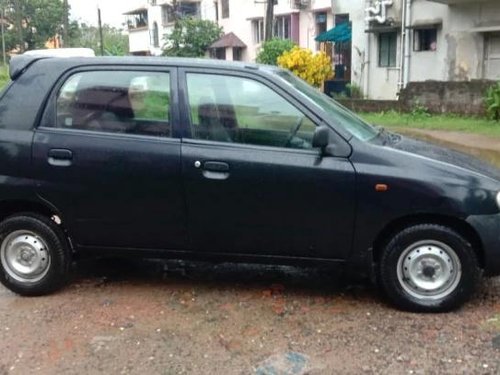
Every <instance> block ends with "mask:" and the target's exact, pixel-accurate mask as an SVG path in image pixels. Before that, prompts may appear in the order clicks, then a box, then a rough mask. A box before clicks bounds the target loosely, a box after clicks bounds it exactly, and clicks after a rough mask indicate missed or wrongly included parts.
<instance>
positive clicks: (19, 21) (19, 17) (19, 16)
mask: <svg viewBox="0 0 500 375" xmlns="http://www.w3.org/2000/svg"><path fill="white" fill-rule="evenodd" d="M14 14H15V23H16V28H17V43H18V44H19V52H20V53H23V52H24V50H25V49H26V45H25V42H24V37H23V13H22V6H21V0H14Z"/></svg>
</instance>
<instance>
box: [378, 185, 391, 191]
mask: <svg viewBox="0 0 500 375" xmlns="http://www.w3.org/2000/svg"><path fill="white" fill-rule="evenodd" d="M387 190H389V186H387V185H386V184H377V185H375V191H377V192H384V191H387Z"/></svg>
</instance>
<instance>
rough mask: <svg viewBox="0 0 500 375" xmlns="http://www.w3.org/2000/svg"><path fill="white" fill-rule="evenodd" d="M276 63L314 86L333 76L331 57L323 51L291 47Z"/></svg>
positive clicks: (318, 85)
mask: <svg viewBox="0 0 500 375" xmlns="http://www.w3.org/2000/svg"><path fill="white" fill-rule="evenodd" d="M278 65H279V66H281V67H282V68H285V69H289V70H291V71H292V73H294V74H295V75H297V76H298V77H300V78H302V79H303V80H305V81H307V82H308V83H310V84H311V85H313V86H316V87H320V86H321V84H322V83H323V82H324V81H325V80H327V79H329V78H332V77H333V69H332V62H331V59H330V58H329V57H328V56H327V55H326V53H324V52H318V53H316V54H313V53H312V51H311V50H309V49H305V48H300V47H293V48H292V49H291V50H290V51H287V52H285V53H283V54H282V55H281V56H280V57H278Z"/></svg>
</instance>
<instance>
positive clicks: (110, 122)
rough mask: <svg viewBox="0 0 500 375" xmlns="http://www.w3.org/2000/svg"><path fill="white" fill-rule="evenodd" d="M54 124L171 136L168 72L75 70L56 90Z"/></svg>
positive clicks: (95, 129)
mask: <svg viewBox="0 0 500 375" xmlns="http://www.w3.org/2000/svg"><path fill="white" fill-rule="evenodd" d="M56 127H58V128H67V129H81V130H91V131H101V132H112V133H130V134H142V135H153V136H170V133H171V129H170V78H169V75H168V73H156V72H132V71H95V72H83V73H77V74H75V75H73V76H71V77H70V78H69V79H68V80H67V81H66V82H65V84H64V85H63V87H62V88H61V90H60V91H59V94H58V97H57V121H56Z"/></svg>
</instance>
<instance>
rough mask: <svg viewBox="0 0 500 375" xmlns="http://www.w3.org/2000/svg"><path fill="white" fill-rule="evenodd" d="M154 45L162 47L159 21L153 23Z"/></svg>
mask: <svg viewBox="0 0 500 375" xmlns="http://www.w3.org/2000/svg"><path fill="white" fill-rule="evenodd" d="M151 44H152V45H153V47H155V48H158V47H160V31H159V30H158V23H156V22H155V23H153V35H152V43H151Z"/></svg>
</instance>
